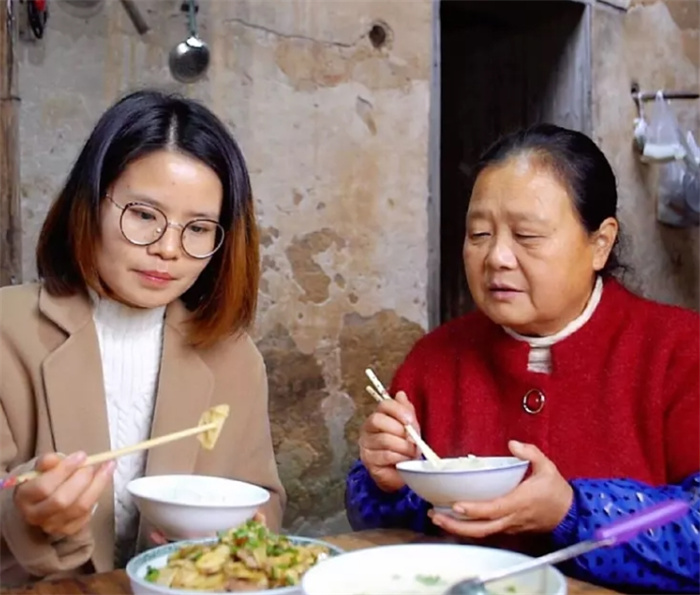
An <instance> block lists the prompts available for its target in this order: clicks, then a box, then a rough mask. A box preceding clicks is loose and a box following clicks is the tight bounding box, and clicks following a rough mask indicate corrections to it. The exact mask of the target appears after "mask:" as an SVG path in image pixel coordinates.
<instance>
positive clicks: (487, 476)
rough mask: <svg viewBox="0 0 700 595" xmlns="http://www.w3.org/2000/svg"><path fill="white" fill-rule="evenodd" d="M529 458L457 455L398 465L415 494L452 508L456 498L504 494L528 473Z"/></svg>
mask: <svg viewBox="0 0 700 595" xmlns="http://www.w3.org/2000/svg"><path fill="white" fill-rule="evenodd" d="M529 465H530V463H529V462H528V461H523V460H521V459H518V458H517V457H474V456H470V457H458V458H446V459H441V464H440V465H439V466H437V467H436V466H434V465H433V464H432V463H430V462H429V461H424V460H413V461H403V462H401V463H398V464H397V465H396V469H397V471H398V472H399V474H400V475H401V477H402V478H403V480H404V481H405V482H406V485H408V487H409V488H411V489H412V490H413V491H414V492H415V493H416V494H418V495H419V496H420V497H421V498H423V500H426V501H428V502H430V503H431V504H432V505H433V506H434V507H435V509H436V510H438V511H439V512H445V513H448V514H453V516H458V515H456V514H455V513H453V512H452V505H453V504H454V503H455V502H465V501H472V502H479V501H485V500H493V499H494V498H499V497H500V496H505V495H506V494H507V493H508V492H510V491H511V490H513V489H514V488H515V487H516V486H517V485H518V484H519V483H520V482H521V481H522V480H523V477H525V473H526V472H527V469H528V466H529Z"/></svg>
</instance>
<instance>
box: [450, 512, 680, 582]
mask: <svg viewBox="0 0 700 595" xmlns="http://www.w3.org/2000/svg"><path fill="white" fill-rule="evenodd" d="M689 509H690V506H689V505H688V503H687V502H685V501H684V500H670V501H667V502H662V503H660V504H655V505H653V506H649V507H648V508H645V509H644V510H640V511H638V512H635V513H632V514H630V515H627V516H625V517H623V518H622V519H620V520H618V521H614V522H612V523H610V524H609V525H606V526H604V527H601V528H600V529H597V530H596V531H595V533H593V537H592V539H588V540H586V541H582V542H580V543H576V544H574V545H571V546H569V547H567V548H564V549H562V550H558V551H556V552H552V553H551V554H547V555H546V556H541V557H539V558H535V559H534V560H528V561H527V562H523V563H521V564H517V565H515V566H511V567H509V568H504V569H502V570H497V571H494V572H491V573H488V574H484V575H482V576H477V577H472V578H468V579H465V580H463V581H460V582H458V583H455V584H454V585H452V586H451V587H450V588H449V589H448V590H447V591H446V592H445V595H486V594H487V591H486V588H485V586H484V585H485V584H486V583H490V582H492V581H496V580H500V579H503V578H506V577H509V576H513V575H515V574H521V573H523V572H527V571H529V570H535V569H537V568H540V567H542V566H545V565H547V564H558V563H559V562H563V561H564V560H569V559H570V558H575V557H576V556H580V555H581V554H585V553H587V552H590V551H592V550H595V549H597V548H600V547H610V546H613V545H619V544H621V543H624V542H626V541H629V540H630V539H632V538H633V537H636V536H637V534H639V533H641V532H642V531H646V530H647V529H653V528H654V527H658V526H660V525H665V524H666V523H670V522H671V521H675V520H676V519H679V518H681V517H683V516H685V515H686V514H687V512H688V510H689Z"/></svg>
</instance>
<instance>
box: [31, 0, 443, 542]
mask: <svg viewBox="0 0 700 595" xmlns="http://www.w3.org/2000/svg"><path fill="white" fill-rule="evenodd" d="M180 4H181V1H180V0H139V5H141V6H143V11H144V15H145V16H146V17H147V20H148V22H149V24H150V25H151V27H152V32H151V33H149V34H148V35H147V36H146V37H143V38H139V36H138V35H137V34H136V32H135V31H134V28H133V26H132V24H131V22H130V21H129V20H128V17H127V15H126V13H124V11H123V10H122V8H121V6H120V3H118V2H116V1H111V0H107V2H105V3H104V7H103V9H102V10H101V11H100V12H99V13H98V14H96V15H95V16H94V17H92V18H89V19H78V18H76V17H75V16H74V15H70V14H68V12H67V11H66V10H65V4H61V3H59V2H55V3H52V5H51V11H52V12H51V18H50V22H49V26H48V30H47V32H46V37H45V39H44V40H43V41H41V42H38V43H34V44H29V43H23V44H22V46H21V77H20V93H21V96H22V110H21V114H22V115H21V147H22V155H21V157H22V205H23V215H24V249H25V262H24V274H25V280H31V279H32V278H34V276H35V270H34V264H33V254H32V253H33V249H34V246H35V242H36V237H37V234H38V231H39V227H40V225H41V222H42V220H43V217H44V214H45V212H46V210H47V207H48V204H49V201H50V199H51V198H52V197H53V195H54V194H55V192H56V190H57V189H58V188H59V186H60V184H61V182H62V180H63V178H64V176H65V175H66V173H67V170H68V168H69V166H70V164H71V163H72V161H73V160H74V159H75V157H76V155H77V151H78V149H79V147H80V145H81V143H82V142H83V141H84V139H85V137H86V135H87V134H88V132H89V130H90V128H91V127H92V125H93V124H94V122H95V120H96V118H97V117H98V116H99V115H100V114H101V113H102V111H103V110H104V109H105V108H106V107H107V106H108V105H109V104H110V103H111V102H112V101H113V100H114V99H115V98H116V97H117V96H119V95H121V94H122V93H123V92H125V91H127V90H131V89H134V88H136V87H140V86H144V85H156V86H159V87H165V88H171V89H178V90H180V91H181V92H184V93H186V94H188V95H191V96H193V97H197V98H200V99H202V100H204V101H206V102H207V104H208V105H209V106H211V107H212V108H213V109H214V110H215V111H216V112H217V113H218V114H219V115H220V116H221V117H222V118H223V119H224V120H225V121H226V122H227V123H228V124H229V125H230V127H231V129H232V130H233V132H234V134H235V136H236V137H237V139H238V140H239V142H240V144H241V145H242V148H243V151H244V153H245V155H246V157H247V159H248V163H249V166H250V170H251V175H252V179H253V186H254V191H255V194H256V197H257V209H258V217H259V220H260V223H261V226H262V228H263V250H262V254H263V268H264V275H263V280H262V287H261V302H260V310H259V317H258V324H257V328H256V339H257V340H258V342H259V345H260V348H261V349H262V351H263V354H264V356H265V358H266V360H267V365H268V369H269V374H270V392H271V399H272V401H271V408H272V421H273V429H274V440H275V446H276V449H277V453H278V459H279V463H280V467H281V473H282V476H283V479H284V482H285V484H286V486H287V488H288V490H289V493H290V498H291V499H290V506H289V511H288V514H287V518H286V522H287V526H288V527H290V528H291V529H293V530H297V531H304V532H318V531H324V530H327V529H339V528H342V527H343V526H344V522H345V521H344V515H343V514H342V513H341V512H340V511H341V510H342V494H343V488H344V485H343V478H344V474H345V472H346V470H347V467H348V465H349V463H350V460H351V458H352V457H354V456H356V448H355V446H354V445H355V443H356V437H357V428H358V426H359V423H360V422H361V420H362V419H363V415H364V414H365V413H366V412H367V411H368V410H369V409H370V408H371V407H372V405H373V402H372V401H371V399H370V398H369V396H368V395H366V394H365V393H364V386H365V380H364V375H363V370H364V368H365V367H366V366H368V365H371V366H373V367H374V368H375V370H376V371H377V373H378V374H379V375H380V377H382V378H383V379H384V380H385V381H386V382H388V381H389V380H390V378H391V374H392V373H393V371H394V369H395V368H396V366H397V365H398V363H399V362H400V361H401V359H402V358H403V356H404V355H405V353H406V352H407V350H408V349H409V348H410V346H411V344H412V343H413V342H414V341H415V339H416V338H417V337H418V336H420V334H422V332H423V330H422V329H423V328H425V326H426V325H427V307H426V280H427V253H428V246H427V239H426V238H427V211H426V202H427V193H428V182H427V180H428V172H427V164H428V107H429V75H430V60H431V56H430V45H431V3H430V1H429V0H413V1H409V2H402V3H401V4H400V6H399V4H397V3H396V2H391V1H379V0H372V1H370V2H356V1H353V0H347V1H343V0H328V1H326V2H322V1H318V0H291V1H287V2H278V1H276V0H239V1H236V2H233V1H231V2H229V1H221V0H217V1H214V0H203V1H202V2H201V11H200V15H199V23H200V33H201V36H202V37H203V38H204V39H205V40H206V41H207V42H208V43H209V44H210V46H211V50H212V64H211V68H210V71H209V73H208V76H207V78H206V80H204V81H202V82H200V83H197V84H194V85H191V86H189V87H183V86H181V85H177V84H175V83H173V82H172V80H171V78H170V75H169V73H168V69H167V54H168V51H169V50H170V48H171V47H172V46H173V45H174V44H175V43H177V42H178V41H181V40H182V39H183V38H184V35H185V32H186V27H185V22H186V21H185V16H184V14H183V13H181V12H180V10H179V7H180ZM375 21H384V22H385V23H386V24H387V25H388V31H389V37H388V39H387V43H386V45H385V46H384V47H382V48H380V49H376V48H375V47H374V46H373V44H372V43H371V40H370V39H369V37H368V35H367V34H368V31H369V30H370V29H371V27H372V25H373V23H374V22H375Z"/></svg>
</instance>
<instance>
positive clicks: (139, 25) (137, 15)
mask: <svg viewBox="0 0 700 595" xmlns="http://www.w3.org/2000/svg"><path fill="white" fill-rule="evenodd" d="M121 3H122V6H123V7H124V10H125V11H126V14H128V15H129V18H130V19H131V23H132V24H133V25H134V28H135V29H136V31H137V32H138V34H139V35H145V34H146V33H148V32H149V31H150V27H149V26H148V23H147V22H146V19H144V18H143V15H142V14H141V11H140V10H139V8H138V6H136V3H135V2H134V0H121Z"/></svg>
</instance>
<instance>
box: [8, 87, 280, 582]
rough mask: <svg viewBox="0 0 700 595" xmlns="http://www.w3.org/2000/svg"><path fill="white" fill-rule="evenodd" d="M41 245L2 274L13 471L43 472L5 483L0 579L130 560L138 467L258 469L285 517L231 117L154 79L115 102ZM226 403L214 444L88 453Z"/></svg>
mask: <svg viewBox="0 0 700 595" xmlns="http://www.w3.org/2000/svg"><path fill="white" fill-rule="evenodd" d="M37 261H38V270H39V274H40V276H41V282H40V283H34V284H27V285H23V286H19V287H7V288H3V289H2V290H1V291H0V312H2V318H0V369H2V374H0V403H1V405H2V409H1V411H0V439H1V441H2V442H1V443H0V458H1V460H2V472H3V475H5V474H9V475H16V474H18V473H21V472H23V471H25V470H28V469H31V468H36V469H38V470H40V471H42V472H43V474H42V475H40V476H39V477H37V478H35V479H32V480H30V481H28V482H27V483H24V484H22V485H20V486H18V487H17V488H16V489H14V490H9V489H6V490H3V491H2V492H0V537H1V547H2V550H1V553H2V556H1V559H2V572H1V574H0V582H2V583H3V584H4V585H7V584H11V583H13V582H20V581H25V580H28V579H29V578H30V577H31V578H43V577H46V576H50V575H53V574H56V573H65V572H71V573H79V572H91V571H94V570H97V571H106V570H109V569H111V568H113V567H114V566H115V565H117V566H121V565H123V564H124V563H125V562H126V561H127V560H128V559H129V557H130V556H132V555H133V554H134V551H135V548H136V547H137V542H138V540H137V536H138V534H139V526H140V523H139V516H138V511H137V510H136V507H135V505H134V502H133V500H132V499H131V498H130V495H129V493H128V491H127V489H126V488H127V484H128V482H129V481H130V480H131V479H133V478H135V477H139V476H141V475H144V474H146V475H158V474H163V473H201V474H208V475H220V476H224V477H232V478H237V479H242V480H246V481H249V482H253V483H257V484H260V485H262V486H264V487H266V488H267V489H268V490H269V491H270V492H271V497H270V500H269V502H268V504H267V505H266V506H265V508H264V511H263V512H264V513H265V515H266V517H267V521H268V523H269V524H270V525H271V527H273V528H275V529H276V528H278V527H279V525H280V523H281V518H282V510H283V507H284V502H285V493H284V489H283V488H282V485H281V483H280V480H279V476H278V473H277V467H276V464H275V457H274V453H273V450H272V439H271V436H270V426H269V420H268V416H267V375H266V371H265V365H264V363H263V361H262V357H261V356H260V353H259V352H258V350H257V349H256V348H255V345H254V344H253V342H252V341H251V339H250V337H249V336H248V334H247V333H246V329H247V328H248V327H249V325H250V324H251V322H252V320H253V318H254V315H255V304H256V298H257V290H258V275H259V268H258V240H257V228H256V224H255V215H254V212H253V198H252V194H251V188H250V181H249V178H248V172H247V169H246V164H245V161H244V158H243V155H242V154H241V152H240V150H239V148H238V145H237V144H236V142H235V141H234V139H233V138H232V137H231V136H230V134H229V133H228V131H227V130H226V128H225V126H224V125H223V124H222V123H221V122H220V120H219V119H218V118H217V117H216V116H215V115H214V114H212V113H211V112H210V111H209V110H208V109H206V108H205V107H204V106H202V105H200V104H198V103H196V102H194V101H191V100H188V99H184V98H181V97H177V96H169V95H163V94H161V93H157V92H150V91H141V92H138V93H134V94H132V95H129V96H127V97H125V98H123V99H122V100H121V101H119V102H117V103H116V104H115V105H113V106H112V107H111V108H110V109H108V110H107V111H106V112H105V114H104V115H103V116H102V118H101V119H100V120H99V122H98V123H97V125H96V126H95V129H94V130H93V131H92V133H91V135H90V137H89V138H88V140H87V142H86V144H85V146H84V148H83V149H82V151H81V153H80V155H79V157H78V159H77V161H76V163H75V165H74V166H73V168H72V170H71V171H70V173H69V175H68V179H67V181H66V184H65V186H64V188H63V190H62V191H61V192H60V194H59V196H58V198H57V200H56V201H55V202H54V204H53V205H52V207H51V209H50V210H49V213H48V216H47V218H46V221H45V223H44V226H43V229H42V231H41V235H40V237H39V244H38V248H37ZM220 403H225V404H228V405H229V406H230V408H231V415H230V416H229V419H228V421H227V423H226V424H225V425H224V427H223V429H222V432H221V434H220V436H219V438H218V441H217V444H216V448H215V449H214V450H212V451H207V452H203V451H201V450H200V449H199V448H198V443H197V441H196V440H184V441H180V442H174V443H171V444H168V445H165V446H162V447H160V448H159V449H155V450H153V451H150V452H149V453H148V454H146V453H145V452H141V453H138V454H136V455H132V456H129V457H123V458H121V459H119V460H118V461H117V462H114V461H112V462H109V463H105V464H103V465H101V466H99V467H82V464H83V462H84V461H85V457H86V452H87V453H96V452H100V451H104V450H109V449H110V448H112V449H115V448H120V447H123V446H127V445H129V444H133V443H136V442H140V441H141V440H144V439H146V438H148V437H149V436H150V435H151V434H153V435H163V434H167V433H169V432H173V431H176V430H180V429H183V428H188V427H191V426H194V425H196V424H197V423H198V422H199V418H200V416H201V414H202V413H203V411H204V410H206V409H207V408H209V407H211V406H213V405H217V404H220ZM58 453H65V454H66V455H68V456H66V457H62V456H60V455H59V454H58ZM98 503H99V506H98V507H97V508H95V506H96V505H97V504H98ZM143 533H145V531H142V534H143Z"/></svg>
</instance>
